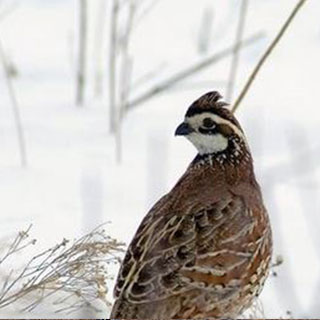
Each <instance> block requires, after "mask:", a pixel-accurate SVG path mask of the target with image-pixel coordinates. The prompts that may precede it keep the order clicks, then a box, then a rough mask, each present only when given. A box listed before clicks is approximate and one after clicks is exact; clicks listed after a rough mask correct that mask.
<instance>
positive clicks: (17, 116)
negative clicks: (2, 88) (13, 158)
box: [0, 38, 27, 167]
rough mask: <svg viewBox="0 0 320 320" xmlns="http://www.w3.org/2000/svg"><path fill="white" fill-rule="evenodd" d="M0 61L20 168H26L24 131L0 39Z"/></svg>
mask: <svg viewBox="0 0 320 320" xmlns="http://www.w3.org/2000/svg"><path fill="white" fill-rule="evenodd" d="M0 61H1V63H2V65H3V69H4V75H5V80H6V85H7V87H8V92H9V96H10V100H11V104H12V111H13V116H14V120H15V126H16V131H17V136H18V144H19V151H20V159H21V166H22V167H26V166H27V151H26V141H25V136H24V131H23V127H22V121H21V115H20V108H19V103H18V99H17V96H16V93H15V90H14V87H13V83H12V79H11V75H10V71H9V66H8V62H7V59H6V55H5V52H4V48H3V45H2V41H1V38H0Z"/></svg>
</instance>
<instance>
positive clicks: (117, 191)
mask: <svg viewBox="0 0 320 320" xmlns="http://www.w3.org/2000/svg"><path fill="white" fill-rule="evenodd" d="M91 1H92V2H91ZM91 1H90V3H91V5H92V8H91V9H92V11H91V18H92V19H91V21H90V22H91V25H90V26H91V28H92V30H93V26H94V20H93V19H94V13H95V10H96V6H97V5H98V4H99V1H98V0H91ZM102 1H103V0H102ZM105 1H106V0H105ZM3 2H4V3H5V2H10V1H9V0H7V1H3ZM1 3H2V2H0V10H1ZM295 3H296V1H294V0H281V3H280V2H279V1H278V0H269V1H266V0H255V1H251V2H250V6H249V16H248V21H247V24H246V35H247V36H249V35H252V34H253V33H255V32H257V31H260V30H263V31H264V32H265V34H266V38H265V39H263V40H261V41H259V42H257V43H256V44H254V45H252V46H251V47H250V48H247V49H245V50H244V51H243V52H242V54H241V66H240V70H239V75H238V81H237V87H236V89H237V92H239V90H240V89H241V87H242V85H243V83H244V81H245V80H246V78H247V76H248V74H249V72H250V70H252V67H253V66H254V65H255V63H256V61H257V59H258V58H259V57H260V55H261V53H262V52H263V51H264V49H265V47H266V46H267V44H268V43H269V42H270V41H271V40H272V38H273V36H274V35H275V33H276V32H277V31H278V29H279V27H280V25H281V24H282V23H283V21H284V19H285V18H286V17H287V15H288V14H289V12H290V10H291V9H292V8H293V6H294V5H295ZM77 4H78V3H77V1H75V0H73V1H71V0H68V1H66V0H65V1H57V0H56V1H53V0H51V1H40V0H26V1H20V2H19V1H18V5H17V7H16V9H15V10H14V11H13V12H12V13H11V14H10V15H9V16H7V17H6V18H5V19H4V20H3V21H0V39H1V41H2V44H3V46H4V47H5V49H6V52H7V54H8V55H9V56H10V58H11V60H12V61H13V62H14V63H15V64H16V66H17V69H18V72H19V76H18V78H16V79H15V80H14V86H15V89H16V92H17V96H18V100H19V103H20V105H21V115H22V121H23V127H24V130H25V135H26V146H27V156H28V166H27V168H21V167H20V165H19V154H18V146H17V137H16V132H15V126H14V120H13V114H12V109H11V104H10V100H9V98H8V93H7V88H6V86H5V82H4V81H3V79H4V78H3V76H2V75H1V78H0V79H1V80H0V210H1V215H0V232H1V235H3V236H6V235H12V234H14V233H15V232H17V231H19V230H22V229H25V228H26V227H27V226H28V225H29V224H30V223H32V224H33V229H32V234H33V236H34V237H36V238H37V239H38V240H39V246H40V248H46V247H47V246H49V245H52V244H54V243H57V242H59V241H60V240H61V239H62V238H64V237H66V238H74V237H77V236H80V235H82V234H84V233H85V232H87V231H89V230H91V229H93V228H94V227H95V226H97V225H98V224H100V223H101V222H104V221H111V222H112V224H111V225H110V227H108V228H109V229H108V231H109V232H110V235H112V236H114V237H116V238H118V239H119V240H122V241H125V242H127V243H128V242H129V241H130V239H131V237H132V236H133V234H134V232H135V230H136V228H137V226H138V225H139V222H140V221H141V219H142V218H143V216H144V215H145V214H146V212H147V210H148V208H150V206H151V205H152V204H153V203H154V202H155V201H156V200H157V199H158V198H159V197H160V196H161V195H163V194H164V193H165V192H167V191H168V190H169V189H170V188H171V187H172V186H173V184H174V183H175V181H177V179H178V178H179V176H181V174H182V173H183V172H184V170H185V168H186V167H187V165H188V163H189V162H190V161H191V159H192V158H193V157H194V155H195V150H194V149H193V147H192V146H191V145H190V144H189V143H188V142H187V141H184V140H182V139H177V138H175V137H174V136H173V132H174V129H175V127H176V125H177V124H178V123H179V122H180V121H181V119H182V117H183V115H184V112H185V110H186V108H187V107H188V105H189V104H190V103H191V102H192V101H193V100H195V99H196V98H197V97H198V96H199V95H201V94H202V93H204V92H206V91H209V90H212V89H218V90H219V91H221V93H223V94H224V93H225V87H224V85H223V83H224V82H225V81H226V80H227V76H228V74H229V66H230V59H226V60H223V61H222V62H220V63H219V64H217V65H214V66H212V67H210V68H208V69H207V70H206V71H205V72H202V73H201V74H198V75H197V76H195V77H192V78H191V79H189V80H187V81H185V82H184V83H183V84H181V85H180V86H177V87H175V88H173V89H170V90H167V91H166V92H165V93H164V94H161V95H159V96H158V97H156V98H154V99H152V100H149V101H148V102H147V103H145V104H143V105H141V106H139V107H138V108H136V109H135V110H133V111H131V112H129V113H128V114H127V115H126V117H125V120H124V122H123V127H122V137H123V160H122V163H121V164H120V165H119V164H117V163H116V160H115V152H114V150H115V142H114V137H113V136H110V135H109V129H108V103H107V98H106V97H104V98H103V99H94V98H93V93H92V91H93V90H92V86H91V85H90V86H89V88H88V90H87V102H86V104H85V106H84V107H83V108H77V107H76V106H75V105H74V101H73V100H74V77H75V61H76V59H75V50H76V49H75V48H76V46H75V43H76V38H77V34H76V27H77V9H78V6H77ZM210 5H212V6H213V8H214V20H213V21H214V22H213V36H212V41H211V43H210V52H215V51H218V50H220V49H222V48H224V47H225V46H228V45H230V44H232V42H233V41H234V33H235V27H236V24H237V12H238V9H239V5H238V1H235V0H228V1H209V0H197V1H194V0H193V1H192V0H183V1H182V0H160V1H159V2H158V3H157V5H156V6H155V7H154V8H153V10H152V11H151V12H150V13H149V14H148V15H147V16H146V17H145V18H144V19H143V20H142V21H141V22H140V23H139V25H138V26H137V27H136V28H135V29H134V35H133V38H132V44H131V52H132V54H133V55H134V57H135V60H134V72H133V78H134V79H137V78H139V77H141V76H142V75H143V74H145V73H147V72H149V71H150V70H152V69H155V68H157V67H158V68H159V72H158V74H157V76H156V78H155V79H153V80H152V82H156V81H158V80H160V79H164V78H166V77H167V76H169V75H171V74H173V73H174V72H176V71H178V70H180V69H181V68H182V69H183V68H185V67H187V66H188V65H189V64H191V63H192V62H194V61H197V60H199V59H200V58H201V57H200V56H199V55H198V54H197V46H196V44H197V37H198V32H199V28H200V22H201V17H202V14H203V9H204V8H205V7H207V6H210ZM319 15H320V2H319V1H311V0H310V1H309V2H308V3H307V4H306V6H305V7H304V8H303V10H302V11H301V12H300V13H299V15H298V16H297V18H296V20H295V21H294V23H293V25H292V26H291V27H290V29H289V32H288V34H287V35H286V36H285V38H284V39H283V40H282V42H281V44H280V45H279V47H278V48H277V49H276V51H275V52H274V54H273V55H272V57H271V58H270V60H268V62H267V63H266V65H265V67H264V69H263V70H262V72H261V73H260V74H259V76H258V78H257V80H256V82H255V84H254V86H253V87H252V89H251V91H250V93H249V95H248V96H247V98H246V100H245V101H244V102H243V104H242V105H241V108H240V110H239V112H238V113H237V115H238V118H239V119H240V121H241V123H242V124H243V127H244V129H245V131H246V134H247V136H248V140H249V143H250V145H251V149H252V152H253V155H254V158H255V167H256V173H257V176H258V178H259V181H260V183H261V185H262V188H263V191H264V197H265V203H266V206H267V208H268V209H269V213H270V216H271V220H272V225H273V231H274V240H275V244H274V251H275V254H281V255H282V256H283V258H284V264H283V265H282V266H280V267H279V268H278V269H277V270H276V271H277V274H278V276H277V277H276V278H274V277H273V278H270V279H269V281H268V283H267V285H266V287H265V289H264V291H263V294H262V298H261V300H262V302H263V304H264V310H265V314H266V317H268V318H279V317H281V316H284V317H285V316H286V311H287V310H289V311H290V312H292V316H293V317H294V318H299V317H300V318H304V317H309V318H311V317H319V316H320V305H319V302H318V301H319V298H318V293H319V286H320V250H319V243H320V235H319V231H318V230H319V229H320V228H319V227H320V218H319V216H318V213H319V212H320V210H319V209H320V203H319V201H320V200H319V186H320V167H319V155H320V145H319V138H318V137H319V134H320V129H319V123H320V111H319V102H318V93H319V83H320V76H319V74H320V73H319V71H320V60H319V58H318V57H319V56H320V25H319V18H318V17H319ZM107 19H109V17H108V15H107ZM106 25H108V21H107V23H106ZM92 30H91V31H92ZM106 35H108V30H106ZM105 54H106V57H107V51H105ZM89 57H90V61H91V62H90V64H89V72H88V73H89V77H90V79H92V68H91V66H92V65H94V61H92V59H93V57H94V55H93V47H90V48H89ZM210 83H212V85H210ZM205 84H206V85H205ZM146 87H147V86H146V85H145V86H143V87H141V88H140V89H139V91H141V92H142V91H143V90H144V89H146ZM105 88H107V84H105ZM106 96H107V95H106ZM110 299H111V294H110ZM8 312H9V311H0V316H1V317H10V315H11V313H8ZM42 315H43V314H42ZM48 315H49V314H45V315H44V316H48ZM25 316H26V315H25ZM68 316H69V317H70V315H68ZM68 316H66V317H68ZM106 316H107V315H104V316H100V317H106ZM27 317H28V318H32V317H39V313H34V314H28V315H27ZM59 317H61V315H59Z"/></svg>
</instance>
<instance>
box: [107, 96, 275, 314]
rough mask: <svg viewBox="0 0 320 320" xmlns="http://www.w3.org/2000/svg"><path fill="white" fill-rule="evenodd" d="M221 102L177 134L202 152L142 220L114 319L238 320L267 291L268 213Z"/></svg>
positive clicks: (215, 100)
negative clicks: (231, 319) (262, 290)
mask: <svg viewBox="0 0 320 320" xmlns="http://www.w3.org/2000/svg"><path fill="white" fill-rule="evenodd" d="M220 98H221V97H220V95H219V94H218V93H217V92H210V93H208V94H206V95H204V96H202V97H201V98H200V99H198V100H197V101H196V102H194V103H193V104H192V105H191V107H190V108H189V109H188V112H187V114H186V118H185V121H184V123H183V124H182V125H180V126H179V127H178V129H177V132H176V134H177V135H185V136H186V137H187V138H188V139H189V140H190V141H191V142H192V143H193V144H194V145H195V146H196V147H197V149H198V151H199V154H198V155H197V157H196V158H195V159H194V161H193V162H192V163H191V164H190V166H189V167H188V169H187V171H186V172H185V174H184V175H183V176H182V177H181V179H180V180H179V181H178V183H177V184H176V185H175V187H174V188H173V189H172V190H171V191H170V192H169V193H168V194H167V195H165V196H164V197H163V198H162V199H160V200H159V201H158V202H157V203H156V204H155V206H154V207H153V208H152V209H151V210H150V212H149V213H148V214H147V216H146V217H145V218H144V220H143V221H142V223H141V225H140V227H139V229H138V231H137V233H136V235H135V236H134V238H133V240H132V242H131V244H130V246H129V249H128V251H127V253H126V256H125V259H124V261H123V263H122V266H121V270H120V272H119V275H118V280H117V283H116V287H115V291H114V293H115V299H116V300H115V303H114V306H113V310H112V314H111V318H122V319H129V318H135V319H172V318H176V319H177V318H180V319H188V318H189V319H190V318H192V319H196V318H221V317H222V318H235V317H237V316H239V315H240V314H241V313H242V312H243V311H244V310H245V309H246V308H248V307H249V306H250V304H251V303H252V301H253V299H254V298H255V297H256V296H257V295H258V294H259V293H260V291H261V289H262V287H263V284H264V281H265V279H266V277H267V274H268V269H269V264H270V259H271V251H272V240H271V229H270V224H269V220H268V215H267V212H266V210H265V208H264V205H263V201H262V196H261V192H260V188H259V185H258V184H257V182H256V179H255V176H254V171H253V165H252V158H251V154H250V151H249V148H248V145H247V142H246V139H245V137H244V134H243V131H242V129H241V128H240V125H239V123H238V122H237V120H236V119H235V118H234V116H233V115H232V114H231V113H230V112H229V110H228V109H226V108H225V105H226V104H225V103H223V102H221V101H220ZM204 119H206V120H204ZM212 123H213V124H212Z"/></svg>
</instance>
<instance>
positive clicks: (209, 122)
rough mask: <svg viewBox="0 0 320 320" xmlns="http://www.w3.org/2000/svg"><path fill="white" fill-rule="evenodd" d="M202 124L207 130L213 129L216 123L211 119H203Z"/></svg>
mask: <svg viewBox="0 0 320 320" xmlns="http://www.w3.org/2000/svg"><path fill="white" fill-rule="evenodd" d="M202 124H203V126H204V127H206V128H211V127H213V126H214V125H215V122H214V121H213V120H212V119H210V118H205V119H203V122H202Z"/></svg>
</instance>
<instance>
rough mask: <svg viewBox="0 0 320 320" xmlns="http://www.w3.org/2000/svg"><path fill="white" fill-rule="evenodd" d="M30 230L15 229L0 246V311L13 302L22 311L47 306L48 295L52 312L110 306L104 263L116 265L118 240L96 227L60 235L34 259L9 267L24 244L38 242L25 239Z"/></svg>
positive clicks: (121, 249)
mask: <svg viewBox="0 0 320 320" xmlns="http://www.w3.org/2000/svg"><path fill="white" fill-rule="evenodd" d="M30 229H31V227H29V228H28V229H27V230H26V231H22V232H19V234H18V235H17V236H16V237H15V239H13V240H12V241H11V242H8V240H6V241H3V242H2V243H3V244H4V243H5V244H6V245H2V247H1V248H0V275H1V277H2V279H1V282H2V284H1V287H0V309H3V308H6V307H8V306H11V307H12V306H14V307H15V308H16V309H19V310H21V311H24V312H26V311H32V310H34V309H35V308H37V307H38V306H40V305H42V306H45V303H46V301H49V297H50V305H51V306H52V305H54V307H55V310H54V311H56V312H64V313H71V312H74V311H77V310H79V309H81V308H83V307H86V308H92V309H94V310H95V311H98V310H97V309H96V307H95V303H96V302H97V301H100V302H101V301H102V302H103V303H104V304H107V305H109V304H110V303H109V302H108V301H107V299H106V294H107V292H108V287H107V285H106V281H107V280H108V279H112V276H111V275H110V274H109V272H108V266H109V265H110V264H117V263H119V257H118V255H119V253H120V252H122V251H123V244H122V243H119V242H118V241H117V240H115V239H112V238H110V237H109V236H107V235H106V233H105V230H104V229H103V227H98V228H97V229H95V230H93V231H92V232H90V233H89V234H87V235H85V236H83V237H82V238H80V239H77V240H74V241H69V240H66V239H64V240H63V241H62V242H61V243H59V244H57V245H55V246H53V247H52V248H49V249H48V250H45V251H43V252H41V253H40V254H38V255H36V256H34V257H32V258H31V259H30V260H29V261H27V262H25V263H24V264H23V267H22V268H19V267H10V268H8V265H10V263H11V264H12V262H14V263H13V265H14V266H16V265H17V264H16V263H15V262H16V261H17V260H19V259H20V258H21V257H19V256H20V253H24V255H23V256H26V254H25V253H26V252H27V248H28V247H30V246H35V245H36V240H35V239H30V237H29V233H30ZM25 298H26V299H25ZM51 306H50V308H52V307H51Z"/></svg>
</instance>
